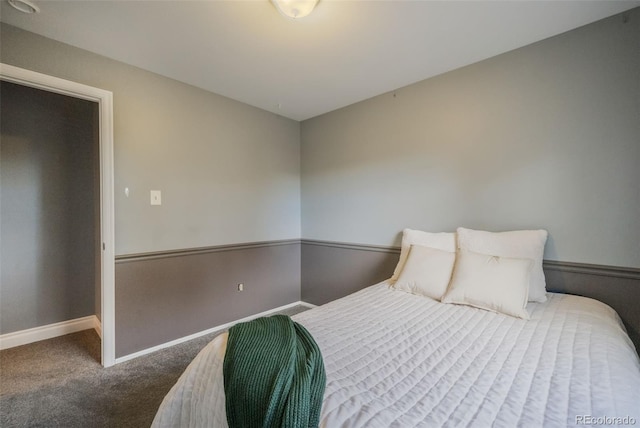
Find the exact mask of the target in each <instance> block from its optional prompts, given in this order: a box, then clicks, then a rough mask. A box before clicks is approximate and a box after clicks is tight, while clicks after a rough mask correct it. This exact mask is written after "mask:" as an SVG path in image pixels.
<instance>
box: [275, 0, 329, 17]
mask: <svg viewBox="0 0 640 428" xmlns="http://www.w3.org/2000/svg"><path fill="white" fill-rule="evenodd" d="M272 2H273V4H274V5H275V7H276V9H278V12H280V13H281V14H282V15H284V16H286V17H287V18H291V19H299V18H304V17H305V16H307V15H309V14H310V13H311V12H312V11H313V8H314V7H316V4H318V0H272Z"/></svg>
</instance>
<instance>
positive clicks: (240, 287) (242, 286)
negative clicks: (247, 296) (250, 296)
mask: <svg viewBox="0 0 640 428" xmlns="http://www.w3.org/2000/svg"><path fill="white" fill-rule="evenodd" d="M238 291H244V284H242V283H240V284H238Z"/></svg>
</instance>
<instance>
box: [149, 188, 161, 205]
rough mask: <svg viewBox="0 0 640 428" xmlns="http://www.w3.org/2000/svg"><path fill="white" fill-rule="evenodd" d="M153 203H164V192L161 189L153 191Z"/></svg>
mask: <svg viewBox="0 0 640 428" xmlns="http://www.w3.org/2000/svg"><path fill="white" fill-rule="evenodd" d="M151 205H162V194H161V193H160V191H159V190H152V191H151Z"/></svg>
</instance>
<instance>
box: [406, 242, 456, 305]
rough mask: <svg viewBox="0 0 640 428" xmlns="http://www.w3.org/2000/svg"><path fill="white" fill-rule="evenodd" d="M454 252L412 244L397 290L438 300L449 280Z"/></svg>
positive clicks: (454, 258)
mask: <svg viewBox="0 0 640 428" xmlns="http://www.w3.org/2000/svg"><path fill="white" fill-rule="evenodd" d="M455 260H456V253H453V252H450V251H442V250H436V249H435V248H429V247H424V246H422V245H412V246H411V249H410V251H409V256H408V257H407V261H406V262H405V264H404V268H403V269H402V272H400V276H399V277H398V281H396V284H395V288H396V289H397V290H401V291H406V292H408V293H413V294H418V295H421V296H427V297H430V298H432V299H436V300H440V299H441V298H442V295H443V294H444V293H445V292H446V291H447V286H448V285H449V281H450V280H451V274H452V272H453V264H454V263H455Z"/></svg>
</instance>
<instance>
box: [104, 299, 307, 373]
mask: <svg viewBox="0 0 640 428" xmlns="http://www.w3.org/2000/svg"><path fill="white" fill-rule="evenodd" d="M295 306H306V307H308V308H315V307H316V305H312V304H311V303H306V302H302V301H297V302H293V303H289V304H288V305H284V306H280V307H277V308H274V309H270V310H268V311H264V312H260V313H259V314H255V315H250V316H248V317H245V318H241V319H239V320H235V321H231V322H228V323H226V324H222V325H219V326H216V327H213V328H210V329H207V330H203V331H200V332H198V333H194V334H191V335H189V336H184V337H181V338H179V339H176V340H172V341H171V342H166V343H163V344H160V345H156V346H154V347H151V348H147V349H143V350H142V351H138V352H134V353H133V354H129V355H125V356H123V357H119V358H116V362H115V363H116V364H120V363H124V362H125V361H129V360H133V359H134V358H138V357H142V356H143V355H147V354H151V353H153V352H156V351H159V350H161V349H165V348H170V347H171V346H175V345H179V344H181V343H184V342H188V341H189V340H193V339H197V338H198V337H202V336H205V335H207V334H209V333H215V332H218V331H221V330H227V329H229V328H231V327H233V325H234V324H237V323H240V322H246V321H251V320H253V319H256V318H260V317H264V316H266V315H270V314H273V313H275V312H280V311H284V310H285V309H290V308H293V307H295Z"/></svg>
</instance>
